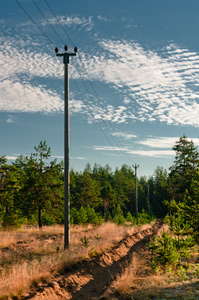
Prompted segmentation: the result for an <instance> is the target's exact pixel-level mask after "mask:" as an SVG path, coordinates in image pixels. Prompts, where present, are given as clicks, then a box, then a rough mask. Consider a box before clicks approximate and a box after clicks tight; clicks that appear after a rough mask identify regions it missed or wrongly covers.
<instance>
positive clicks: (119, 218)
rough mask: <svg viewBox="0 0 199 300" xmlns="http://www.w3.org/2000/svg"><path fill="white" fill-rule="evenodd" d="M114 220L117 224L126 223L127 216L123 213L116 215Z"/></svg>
mask: <svg viewBox="0 0 199 300" xmlns="http://www.w3.org/2000/svg"><path fill="white" fill-rule="evenodd" d="M113 222H114V223H116V224H117V225H125V218H124V216H123V215H115V216H114V218H113Z"/></svg>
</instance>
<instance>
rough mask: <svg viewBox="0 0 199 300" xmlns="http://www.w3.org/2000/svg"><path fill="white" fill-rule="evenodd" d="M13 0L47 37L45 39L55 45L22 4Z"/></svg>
mask: <svg viewBox="0 0 199 300" xmlns="http://www.w3.org/2000/svg"><path fill="white" fill-rule="evenodd" d="M15 2H16V3H17V4H18V5H19V7H21V9H22V10H23V11H24V12H25V14H26V15H27V16H28V17H29V18H30V20H31V21H32V22H33V23H34V24H35V26H36V27H37V28H38V29H39V30H40V31H41V33H42V34H43V35H44V36H45V37H46V38H47V40H48V41H49V42H50V43H51V44H52V45H53V46H54V47H56V45H55V44H54V43H53V41H52V40H51V39H50V38H49V37H48V36H47V34H45V32H44V31H43V30H42V29H41V28H40V27H39V25H38V24H37V23H36V22H35V21H34V20H33V18H32V17H31V16H30V15H29V14H28V13H27V11H26V10H25V9H24V8H23V6H22V5H21V4H20V3H19V2H18V1H17V0H15Z"/></svg>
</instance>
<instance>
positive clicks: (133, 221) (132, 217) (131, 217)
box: [126, 211, 137, 225]
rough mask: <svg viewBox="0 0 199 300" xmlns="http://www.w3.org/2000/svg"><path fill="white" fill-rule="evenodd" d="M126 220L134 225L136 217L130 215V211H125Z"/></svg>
mask: <svg viewBox="0 0 199 300" xmlns="http://www.w3.org/2000/svg"><path fill="white" fill-rule="evenodd" d="M126 220H127V221H128V222H131V223H132V224H133V225H135V224H136V222H137V221H136V218H135V217H134V216H132V214H131V213H130V211H129V212H128V213H127V215H126Z"/></svg>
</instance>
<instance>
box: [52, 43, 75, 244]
mask: <svg viewBox="0 0 199 300" xmlns="http://www.w3.org/2000/svg"><path fill="white" fill-rule="evenodd" d="M64 50H65V52H64V53H58V52H59V49H58V48H57V47H56V48H55V53H56V56H63V63H64V249H66V248H69V245H70V170H69V57H70V56H75V55H76V52H77V47H75V48H74V53H68V52H67V51H68V47H67V46H65V47H64Z"/></svg>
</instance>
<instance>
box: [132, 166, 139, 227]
mask: <svg viewBox="0 0 199 300" xmlns="http://www.w3.org/2000/svg"><path fill="white" fill-rule="evenodd" d="M133 167H134V168H135V210H136V219H137V225H138V187H137V168H138V167H139V165H136V164H135V165H133Z"/></svg>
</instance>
